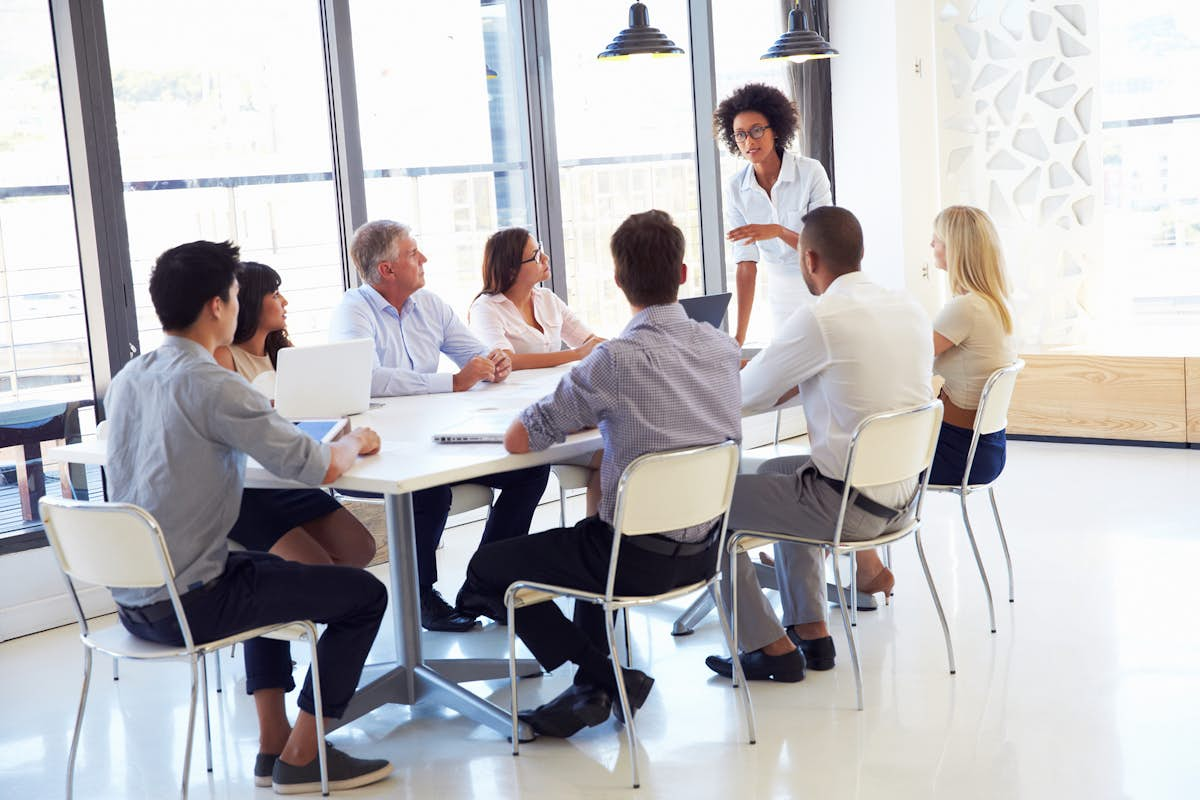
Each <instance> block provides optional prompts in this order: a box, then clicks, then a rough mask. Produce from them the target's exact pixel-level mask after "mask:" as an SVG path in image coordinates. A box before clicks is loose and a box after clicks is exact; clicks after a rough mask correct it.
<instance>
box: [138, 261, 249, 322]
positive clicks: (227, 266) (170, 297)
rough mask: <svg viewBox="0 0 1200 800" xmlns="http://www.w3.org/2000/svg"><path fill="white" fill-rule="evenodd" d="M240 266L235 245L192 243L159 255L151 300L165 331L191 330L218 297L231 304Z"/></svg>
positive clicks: (152, 271)
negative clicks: (201, 312) (230, 288)
mask: <svg viewBox="0 0 1200 800" xmlns="http://www.w3.org/2000/svg"><path fill="white" fill-rule="evenodd" d="M238 263H239V262H238V247H237V245H235V244H233V243H232V242H204V241H200V242H189V243H188V244H181V245H179V246H178V247H172V248H171V249H170V250H167V251H166V252H165V253H163V254H162V255H161V256H159V257H158V260H157V261H155V262H154V269H153V270H151V272H150V299H151V300H153V301H154V312H155V313H156V314H158V320H159V322H161V323H162V326H163V330H164V331H181V330H184V329H185V328H188V327H190V326H191V324H192V323H193V322H195V321H196V319H197V318H198V317H199V316H200V311H201V310H202V309H203V308H204V304H205V303H207V302H208V301H209V300H212V299H213V298H214V297H219V298H221V299H222V300H224V301H225V302H229V287H230V286H232V285H233V279H234V278H235V277H236V276H237V268H238Z"/></svg>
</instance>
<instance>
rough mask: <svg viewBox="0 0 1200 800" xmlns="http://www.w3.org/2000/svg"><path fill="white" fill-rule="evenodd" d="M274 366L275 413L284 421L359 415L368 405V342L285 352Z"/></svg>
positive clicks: (372, 349) (372, 346)
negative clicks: (284, 418) (283, 418)
mask: <svg viewBox="0 0 1200 800" xmlns="http://www.w3.org/2000/svg"><path fill="white" fill-rule="evenodd" d="M278 362H279V363H278V364H277V365H276V366H275V371H276V375H275V410H276V411H278V412H279V413H280V415H282V416H284V417H286V418H287V419H331V418H335V417H346V416H349V415H351V414H361V413H363V412H364V411H366V410H367V408H368V407H369V406H370V405H371V370H372V368H373V367H374V364H375V343H374V342H372V341H371V340H370V339H351V340H349V341H345V342H333V343H331V344H317V345H310V346H308V347H285V348H283V349H282V350H280V351H279V357H278Z"/></svg>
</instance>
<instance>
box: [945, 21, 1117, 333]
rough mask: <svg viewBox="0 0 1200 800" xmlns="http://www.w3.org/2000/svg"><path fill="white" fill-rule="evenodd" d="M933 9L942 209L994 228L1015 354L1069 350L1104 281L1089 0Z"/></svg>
mask: <svg viewBox="0 0 1200 800" xmlns="http://www.w3.org/2000/svg"><path fill="white" fill-rule="evenodd" d="M937 8H938V11H937V20H936V22H935V34H934V36H935V43H936V47H937V51H938V68H937V72H938V106H939V120H940V129H939V137H938V138H939V150H940V159H941V164H942V171H941V175H942V200H943V203H944V204H945V205H952V204H956V203H963V204H969V205H975V206H979V207H980V208H983V209H985V210H987V212H988V213H989V214H991V216H992V218H993V219H994V220H995V222H996V225H997V227H998V228H999V229H1000V234H1001V237H1002V239H1003V241H1004V249H1005V256H1006V258H1007V261H1008V265H1009V270H1010V274H1011V275H1012V278H1013V281H1014V284H1015V287H1016V296H1015V297H1014V308H1015V312H1016V317H1017V325H1018V334H1019V335H1020V338H1021V340H1022V348H1023V350H1025V351H1030V350H1034V351H1036V350H1042V349H1048V348H1054V347H1059V346H1064V345H1072V344H1078V343H1080V342H1082V341H1083V340H1084V339H1085V338H1086V333H1087V328H1088V322H1089V316H1090V315H1089V305H1090V304H1091V302H1092V297H1093V296H1095V295H1097V294H1098V293H1099V287H1100V285H1101V283H1102V281H1103V278H1104V276H1103V274H1102V268H1103V259H1102V258H1101V253H1102V250H1101V248H1102V246H1103V239H1102V234H1101V231H1100V230H1099V229H1098V224H1097V213H1096V211H1097V208H1098V207H1099V205H1100V201H1101V197H1100V192H1101V191H1102V186H1101V185H1100V184H1101V182H1100V180H1099V178H1100V175H1101V170H1100V155H1101V154H1100V148H1099V146H1098V143H1099V127H1100V126H1099V124H1098V119H1099V117H1098V112H1097V109H1096V103H1095V98H1096V84H1097V81H1098V80H1099V64H1098V54H1097V45H1098V41H1099V37H1098V34H1097V31H1096V24H1095V22H1096V14H1097V0H1083V2H1055V1H1054V0H939V2H938V6H937ZM1093 134H1095V136H1093Z"/></svg>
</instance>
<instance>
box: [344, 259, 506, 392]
mask: <svg viewBox="0 0 1200 800" xmlns="http://www.w3.org/2000/svg"><path fill="white" fill-rule="evenodd" d="M329 338H330V340H331V341H334V342H340V341H345V340H346V339H370V340H372V341H373V342H375V367H374V369H373V370H372V372H371V396H372V397H396V396H399V395H407V394H436V393H438V392H452V391H454V376H453V375H451V374H450V373H447V372H442V373H439V372H438V361H439V359H440V357H441V354H442V353H445V354H446V355H447V356H449V357H450V358H451V360H453V361H454V363H455V364H458V366H460V367H461V366H463V365H464V364H466V363H467V362H468V361H470V360H471V359H472V358H474V357H475V356H486V355H487V354H488V349H487V346H486V345H484V343H483V342H481V341H479V339H477V338H476V337H475V334H473V333H471V330H470V328H468V327H467V326H466V324H465V323H464V322H463V321H462V320H461V319H459V318H458V315H457V314H455V313H454V310H453V309H451V308H450V306H449V304H447V303H446V301H445V300H443V299H442V298H440V297H438V296H437V295H436V294H434V293H433V292H429V291H426V290H425V289H420V290H418V291H417V292H416V293H415V294H413V296H412V297H410V298H408V300H406V301H405V302H404V306H403V307H402V308H401V309H400V310H399V311H397V310H396V307H395V306H393V305H392V304H391V303H389V302H388V301H387V300H386V299H384V297H383V295H381V294H380V293H379V292H378V291H376V290H375V289H374V288H373V287H371V286H369V285H368V284H365V283H364V284H363V285H362V286H359V287H358V288H357V289H351V290H350V291H348V292H346V293H345V294H344V295H342V302H341V303H339V304H338V307H337V308H336V309H334V311H333V320H332V322H331V323H330V330H329Z"/></svg>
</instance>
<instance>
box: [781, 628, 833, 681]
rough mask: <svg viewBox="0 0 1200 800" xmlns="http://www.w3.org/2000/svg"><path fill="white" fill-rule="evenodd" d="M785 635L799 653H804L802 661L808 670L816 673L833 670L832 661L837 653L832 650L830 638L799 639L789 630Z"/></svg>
mask: <svg viewBox="0 0 1200 800" xmlns="http://www.w3.org/2000/svg"><path fill="white" fill-rule="evenodd" d="M787 635H788V638H789V639H791V640H792V643H793V644H795V645H796V646H797V647H799V648H800V652H802V653H804V660H805V661H807V662H808V668H809V669H815V670H817V671H818V672H824V671H825V670H827V669H833V660H834V656H836V655H837V651H836V650H834V649H833V637H832V636H823V637H821V638H820V639H801V638H800V637H799V635H797V633H796V632H795V631H794V630H792V629H791V628H788V631H787Z"/></svg>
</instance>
